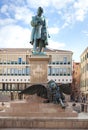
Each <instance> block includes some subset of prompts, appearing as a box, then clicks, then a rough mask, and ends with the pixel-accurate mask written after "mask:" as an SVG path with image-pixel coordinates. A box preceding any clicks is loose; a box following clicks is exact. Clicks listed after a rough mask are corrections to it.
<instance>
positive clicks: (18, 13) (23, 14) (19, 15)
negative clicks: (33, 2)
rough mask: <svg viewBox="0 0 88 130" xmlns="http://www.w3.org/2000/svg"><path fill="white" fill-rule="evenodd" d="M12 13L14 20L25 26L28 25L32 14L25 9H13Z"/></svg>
mask: <svg viewBox="0 0 88 130" xmlns="http://www.w3.org/2000/svg"><path fill="white" fill-rule="evenodd" d="M14 11H15V19H16V20H21V21H23V22H25V23H26V24H29V21H30V20H31V17H32V15H33V12H31V11H30V10H29V9H28V8H27V7H15V9H14Z"/></svg>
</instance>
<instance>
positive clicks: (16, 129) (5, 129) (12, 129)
mask: <svg viewBox="0 0 88 130" xmlns="http://www.w3.org/2000/svg"><path fill="white" fill-rule="evenodd" d="M0 130H68V129H24V128H4V129H3V128H1V129H0ZM69 130H80V129H69ZM81 130H88V129H81Z"/></svg>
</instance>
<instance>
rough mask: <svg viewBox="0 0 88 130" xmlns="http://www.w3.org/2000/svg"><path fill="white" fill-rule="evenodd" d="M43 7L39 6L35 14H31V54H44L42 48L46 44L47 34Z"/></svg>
mask: <svg viewBox="0 0 88 130" xmlns="http://www.w3.org/2000/svg"><path fill="white" fill-rule="evenodd" d="M42 14H43V8H42V7H39V8H38V10H37V15H35V16H32V20H31V26H32V32H31V40H30V43H31V44H32V45H33V54H44V48H45V47H46V45H48V38H49V34H48V33H47V25H46V19H45V17H44V16H43V15H42Z"/></svg>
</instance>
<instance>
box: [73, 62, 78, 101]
mask: <svg viewBox="0 0 88 130" xmlns="http://www.w3.org/2000/svg"><path fill="white" fill-rule="evenodd" d="M72 77H73V80H72V98H73V99H72V100H73V101H75V100H77V101H78V99H79V96H80V63H79V62H73V74H72Z"/></svg>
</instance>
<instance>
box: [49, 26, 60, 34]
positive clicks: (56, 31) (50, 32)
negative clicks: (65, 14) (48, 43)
mask: <svg viewBox="0 0 88 130" xmlns="http://www.w3.org/2000/svg"><path fill="white" fill-rule="evenodd" d="M48 30H49V34H58V33H59V28H58V27H52V28H49V29H48Z"/></svg>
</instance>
